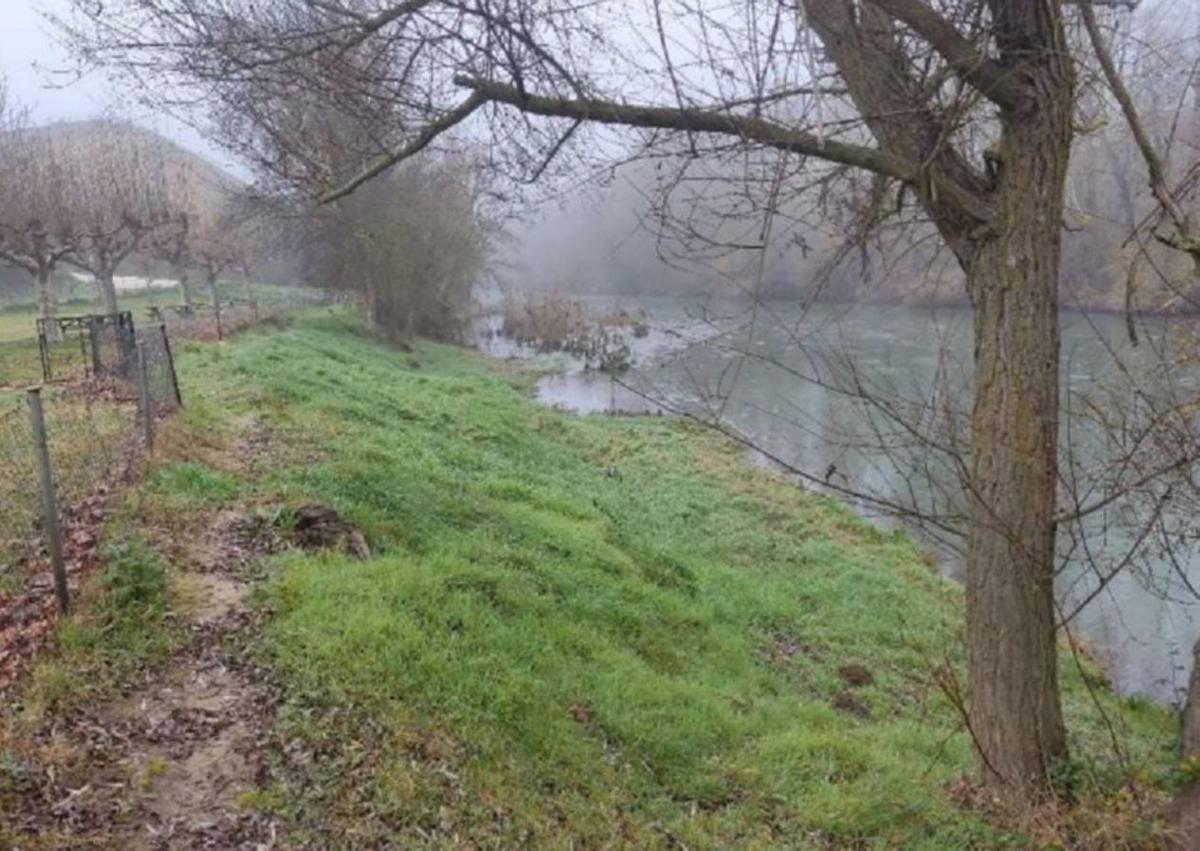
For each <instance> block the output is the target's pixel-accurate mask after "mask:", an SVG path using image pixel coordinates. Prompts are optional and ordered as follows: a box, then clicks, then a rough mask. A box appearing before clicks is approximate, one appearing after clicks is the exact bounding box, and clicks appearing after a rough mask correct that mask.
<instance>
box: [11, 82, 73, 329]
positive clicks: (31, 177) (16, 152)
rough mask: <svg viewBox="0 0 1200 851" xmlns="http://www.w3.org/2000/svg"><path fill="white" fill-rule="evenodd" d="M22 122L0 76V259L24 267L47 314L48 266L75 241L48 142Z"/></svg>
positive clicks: (50, 297) (51, 308) (52, 302)
mask: <svg viewBox="0 0 1200 851" xmlns="http://www.w3.org/2000/svg"><path fill="white" fill-rule="evenodd" d="M25 124H26V122H25V120H24V118H23V116H22V115H21V113H20V112H19V110H16V109H15V108H14V107H13V106H11V105H10V104H8V103H7V102H6V98H5V90H4V87H3V85H2V81H0V261H3V262H5V263H8V264H10V265H12V266H16V267H18V268H20V269H23V270H25V271H26V272H28V273H29V275H30V277H31V278H32V279H33V281H34V284H35V286H36V288H37V299H38V315H39V316H40V317H42V318H43V319H48V318H51V317H53V316H54V315H55V314H56V312H57V299H56V297H55V292H54V286H53V275H54V271H55V269H56V268H57V267H58V265H59V263H60V262H61V261H62V260H63V258H64V257H66V256H67V255H69V254H70V253H71V252H72V251H73V250H74V247H75V241H74V236H75V234H74V229H73V207H72V205H71V203H70V198H69V197H68V195H67V191H66V190H67V186H66V182H65V180H64V175H63V168H62V163H61V161H60V160H59V159H58V157H57V156H56V151H55V149H54V147H53V145H51V144H50V143H49V139H48V138H47V137H46V136H45V135H44V134H43V133H40V132H38V131H36V130H31V129H29V128H28V127H27V126H25Z"/></svg>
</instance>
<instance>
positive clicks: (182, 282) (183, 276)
mask: <svg viewBox="0 0 1200 851" xmlns="http://www.w3.org/2000/svg"><path fill="white" fill-rule="evenodd" d="M175 278H176V279H177V280H178V281H179V303H180V304H181V305H183V306H184V307H190V306H191V304H192V286H191V283H192V282H191V279H190V278H189V277H188V270H187V267H186V266H184V265H182V264H180V265H177V266H176V267H175Z"/></svg>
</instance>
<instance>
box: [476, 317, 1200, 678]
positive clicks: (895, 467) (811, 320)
mask: <svg viewBox="0 0 1200 851" xmlns="http://www.w3.org/2000/svg"><path fill="white" fill-rule="evenodd" d="M589 301H592V302H593V306H594V307H596V308H597V309H605V310H611V309H612V308H614V307H615V308H619V309H623V310H627V311H629V312H631V313H642V312H644V314H645V316H646V318H647V325H648V328H649V333H648V334H647V335H646V336H645V337H642V338H638V339H633V338H632V337H631V338H630V343H631V345H632V347H633V350H634V367H633V369H632V370H630V371H629V372H628V373H626V374H624V375H622V376H620V377H619V378H613V377H610V376H607V375H603V374H600V373H597V372H594V371H589V370H587V369H586V368H585V366H584V365H583V364H581V363H579V362H577V361H573V360H571V359H569V358H559V359H558V361H559V362H558V363H557V364H556V366H557V369H556V370H555V371H554V372H552V373H550V374H548V375H547V376H546V377H544V378H543V379H542V380H541V381H540V382H539V384H538V388H537V392H538V397H539V399H541V400H542V401H543V402H545V403H546V404H549V405H555V406H559V407H563V408H566V409H569V410H572V411H576V412H580V413H589V414H597V413H649V414H653V413H656V412H660V411H673V412H683V413H686V414H689V415H692V416H696V417H699V418H701V419H703V420H705V421H708V422H713V423H720V424H722V425H724V426H725V427H727V428H728V429H729V430H730V431H731V432H733V433H735V434H736V435H738V436H739V437H740V438H742V439H744V440H745V441H746V442H747V444H748V445H749V446H750V447H751V448H750V449H748V455H749V457H750V459H751V460H752V461H754V462H756V463H763V464H767V465H769V466H773V467H776V468H777V469H779V470H780V471H781V474H785V475H794V473H793V472H785V471H789V470H790V471H796V470H799V471H803V473H804V474H806V475H807V476H808V479H807V481H808V485H809V486H814V487H821V486H822V484H823V483H824V482H826V481H828V482H830V483H831V484H832V485H834V486H835V487H840V488H842V489H843V490H844V491H856V492H865V493H868V494H874V495H877V496H878V497H879V498H880V499H883V500H891V498H892V497H894V498H895V501H897V502H901V503H905V504H908V503H915V504H919V505H921V506H922V507H923V508H925V509H926V510H927V511H928V510H933V511H934V512H935V513H936V512H938V511H952V509H953V507H954V506H955V504H956V502H957V501H958V500H959V498H960V497H961V494H956V493H954V491H955V488H954V487H953V486H947V485H946V484H945V483H944V481H943V479H942V477H941V473H942V472H944V470H942V469H941V466H944V465H941V466H939V464H938V463H937V462H936V461H928V460H927V459H928V455H929V453H928V452H925V451H924V450H918V449H914V448H913V447H912V446H911V445H910V444H911V443H912V442H911V441H907V440H905V439H904V436H903V434H902V433H901V432H902V430H900V431H898V430H897V429H896V428H895V427H894V423H893V422H892V421H891V420H890V418H889V417H887V416H886V415H884V416H881V415H880V410H881V407H880V406H878V405H875V406H872V405H870V404H867V403H864V401H863V400H862V399H861V398H855V397H854V396H853V395H852V394H847V393H846V390H847V389H848V388H850V387H854V388H856V389H862V388H866V389H868V390H869V391H870V392H869V395H871V396H872V397H878V398H879V399H885V400H891V401H890V403H889V404H890V407H888V408H886V410H901V411H903V412H904V416H905V418H906V419H910V420H914V421H919V420H921V419H922V418H924V417H927V416H932V417H935V418H936V417H938V416H941V417H945V418H949V419H947V420H946V421H947V422H959V421H960V420H961V421H962V422H965V413H966V411H967V410H968V408H969V402H968V400H969V385H970V377H969V376H970V363H971V344H972V341H971V337H972V333H971V317H970V314H969V313H968V312H967V311H965V310H953V309H941V310H936V311H934V310H926V309H916V308H905V307H892V306H887V307H884V306H870V305H816V306H807V307H802V306H800V305H797V304H789V303H767V304H763V305H756V306H747V305H745V304H743V303H736V302H732V301H716V300H686V299H654V298H644V297H638V298H621V299H589ZM494 321H495V320H493V322H494ZM1139 331H1140V338H1141V339H1140V345H1139V346H1137V347H1136V348H1133V347H1131V345H1130V341H1129V338H1128V335H1127V332H1126V329H1125V324H1124V320H1123V318H1120V317H1114V316H1103V315H1102V316H1094V315H1093V316H1084V315H1082V314H1065V315H1064V317H1063V345H1062V364H1063V366H1062V370H1063V373H1062V376H1063V384H1064V388H1065V390H1064V406H1065V405H1066V404H1067V401H1068V397H1071V398H1072V399H1074V397H1075V395H1077V394H1078V396H1079V398H1080V399H1082V398H1083V397H1084V396H1086V394H1088V393H1089V391H1090V390H1091V388H1093V387H1100V386H1102V385H1106V382H1108V381H1109V379H1112V378H1113V377H1114V376H1128V375H1129V374H1130V372H1131V371H1136V369H1137V368H1138V366H1139V364H1141V365H1143V366H1147V369H1149V366H1148V364H1149V362H1150V361H1152V360H1154V353H1155V352H1156V351H1168V352H1169V351H1170V350H1171V349H1172V345H1173V342H1172V341H1173V340H1174V339H1176V337H1177V331H1178V329H1177V328H1174V327H1172V326H1171V325H1170V324H1169V323H1166V322H1162V321H1153V322H1149V323H1146V324H1144V325H1142V326H1141V327H1140V328H1139ZM483 339H485V343H484V346H485V348H487V349H489V350H490V351H491V353H493V354H496V355H500V356H509V357H533V356H534V355H533V354H532V353H531V352H528V351H526V350H522V349H521V348H520V347H516V346H513V345H511V344H509V343H507V342H505V341H503V340H502V339H500V338H499V337H496V336H495V335H493V334H488V335H484V337H483ZM1119 364H1120V365H1122V366H1123V367H1124V370H1125V371H1124V372H1122V371H1121V370H1120V369H1119V368H1118V365H1119ZM1130 380H1133V381H1134V382H1135V383H1136V380H1137V379H1129V378H1128V377H1126V378H1124V381H1125V382H1126V383H1128V382H1129V381H1130ZM1184 381H1194V382H1195V384H1194V385H1193V386H1200V380H1197V379H1196V377H1194V376H1187V375H1185V376H1184ZM1115 384H1117V385H1120V384H1121V382H1119V381H1118V382H1115ZM1129 392H1130V395H1132V393H1133V391H1132V390H1130V391H1129ZM1104 401H1105V403H1106V404H1108V405H1115V406H1118V407H1119V406H1120V405H1121V404H1122V401H1121V396H1120V394H1119V393H1118V394H1117V395H1116V396H1115V397H1106V399H1105V400H1104ZM1072 404H1075V405H1078V404H1080V403H1079V401H1078V400H1075V401H1074V402H1072ZM1064 422H1066V420H1065V419H1064ZM1068 430H1069V431H1070V432H1071V438H1072V439H1070V440H1067V438H1066V437H1064V438H1063V443H1064V445H1069V446H1070V447H1071V450H1072V451H1074V453H1075V454H1076V455H1077V456H1078V457H1079V458H1080V462H1079V463H1081V464H1084V465H1086V464H1087V463H1089V462H1090V461H1092V460H1093V459H1091V458H1090V457H1089V455H1090V454H1094V453H1095V452H1096V451H1097V450H1096V449H1095V447H1096V446H1097V445H1098V441H1097V440H1095V439H1093V438H1094V435H1093V436H1091V437H1089V434H1088V433H1087V428H1086V426H1084V425H1080V426H1078V427H1076V426H1074V425H1068ZM881 444H886V445H888V446H889V447H890V451H889V452H886V453H885V452H883V451H882V450H881V448H880V445H881ZM921 459H926V460H925V461H922V460H921ZM795 478H796V479H797V481H798V483H799V482H801V481H803V479H802V478H801V477H800V476H795ZM843 496H844V497H845V496H846V495H845V493H843ZM846 498H847V499H848V501H849V502H850V503H851V504H852V506H853V507H854V508H855V510H857V511H859V512H860V513H862V514H864V515H866V516H868V517H871V518H873V519H874V520H875V522H879V523H888V524H892V523H896V522H900V521H897V520H896V519H895V517H894V514H891V513H889V512H886V511H881V510H880V509H879V508H878V506H877V505H876V504H874V503H872V502H869V501H863V500H862V499H856V498H853V497H846ZM1120 509H1121V506H1114V512H1116V513H1119V511H1120ZM1125 510H1126V511H1128V510H1129V509H1128V508H1126V509H1125ZM1103 513H1104V514H1105V515H1106V516H1107V515H1109V512H1107V511H1106V512H1103ZM1125 520H1126V521H1128V520H1129V518H1125ZM1127 525H1129V526H1130V528H1136V526H1137V524H1136V523H1132V524H1127ZM916 531H917V532H918V534H922V535H924V536H925V538H926V540H927V541H928V543H929V544H930V547H931V548H932V549H933V550H934V551H935V552H936V553H937V554H939V556H940V558H939V561H940V563H941V566H942V570H943V572H944V573H946V574H947V575H949V576H952V577H955V578H958V577H959V576H961V556H960V550H959V548H960V547H961V543H962V542H961V539H958V538H956V537H955V536H954V535H953V534H949V535H947V534H943V533H942V532H941V531H940V529H939V528H931V527H929V526H926V527H925V528H924V529H917V530H916ZM1085 535H1086V538H1087V540H1086V548H1085V547H1081V546H1080V545H1079V542H1078V541H1076V545H1075V546H1074V547H1071V546H1070V544H1071V542H1070V541H1068V540H1066V539H1065V537H1064V540H1063V541H1062V546H1061V547H1060V549H1062V550H1064V555H1063V557H1062V559H1061V565H1060V572H1059V575H1058V580H1057V593H1058V596H1059V601H1060V607H1061V609H1062V611H1063V612H1064V613H1067V612H1070V613H1073V615H1072V618H1071V620H1070V626H1071V629H1072V632H1073V634H1075V635H1077V636H1080V637H1082V638H1084V639H1085V640H1086V642H1087V644H1088V645H1089V646H1090V647H1091V648H1092V649H1093V650H1094V651H1095V653H1096V655H1097V656H1098V658H1099V659H1100V661H1101V662H1102V663H1103V664H1104V665H1105V667H1106V668H1107V670H1108V672H1109V675H1110V677H1111V679H1112V681H1113V684H1114V686H1115V687H1116V688H1117V689H1118V690H1120V691H1122V692H1125V693H1137V694H1145V695H1148V696H1151V697H1153V698H1155V699H1158V700H1163V701H1168V702H1173V701H1176V700H1178V699H1179V698H1180V695H1181V692H1182V690H1183V689H1184V688H1185V687H1186V684H1187V676H1188V672H1189V670H1190V664H1191V647H1192V644H1193V642H1194V641H1195V640H1196V637H1197V634H1198V633H1200V606H1198V603H1200V601H1197V600H1196V599H1195V597H1194V595H1193V594H1192V593H1191V592H1190V591H1189V589H1188V583H1189V582H1191V583H1192V584H1194V585H1196V586H1197V587H1200V558H1186V557H1184V558H1183V559H1182V560H1180V557H1179V554H1178V553H1176V562H1175V563H1174V564H1168V562H1167V560H1166V557H1165V556H1164V557H1162V558H1159V559H1156V557H1155V556H1154V555H1153V554H1147V553H1149V550H1144V551H1143V555H1142V556H1141V558H1140V561H1139V562H1138V563H1137V564H1136V565H1135V567H1133V568H1129V569H1126V570H1123V571H1122V572H1120V573H1119V574H1118V575H1117V576H1116V578H1115V579H1112V580H1110V581H1108V582H1107V583H1105V584H1103V587H1102V589H1101V590H1100V591H1099V592H1097V587H1098V583H1099V580H1098V578H1097V570H1098V569H1100V570H1101V571H1103V569H1104V567H1103V564H1104V563H1105V562H1106V560H1107V564H1112V563H1114V562H1115V561H1118V560H1119V559H1120V554H1122V553H1124V552H1125V551H1126V550H1127V549H1128V547H1129V542H1130V541H1131V540H1132V533H1131V532H1128V531H1124V530H1123V529H1121V528H1115V524H1111V523H1109V522H1100V521H1099V520H1098V519H1097V518H1093V520H1092V522H1091V525H1090V527H1089V528H1088V529H1087V530H1085ZM1068 549H1069V550H1070V553H1068V552H1066V551H1067V550H1068ZM1085 549H1086V551H1087V552H1088V553H1089V554H1090V558H1088V559H1083V558H1080V557H1079V556H1078V555H1077V553H1078V552H1080V551H1082V550H1085ZM1181 574H1182V575H1181ZM1081 606H1082V608H1080V607H1081Z"/></svg>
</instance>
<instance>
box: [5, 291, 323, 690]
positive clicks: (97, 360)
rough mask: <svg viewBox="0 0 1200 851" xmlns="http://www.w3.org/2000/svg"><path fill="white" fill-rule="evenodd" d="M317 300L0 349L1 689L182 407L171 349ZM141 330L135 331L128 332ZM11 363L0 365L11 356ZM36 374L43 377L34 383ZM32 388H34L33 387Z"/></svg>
mask: <svg viewBox="0 0 1200 851" xmlns="http://www.w3.org/2000/svg"><path fill="white" fill-rule="evenodd" d="M332 301H333V299H332V298H331V297H330V296H329V295H328V294H325V293H320V292H304V293H300V292H298V293H297V296H296V297H289V298H273V299H269V300H264V301H261V302H260V301H254V300H247V301H245V302H232V303H222V304H219V305H217V306H214V307H211V308H209V309H207V310H205V309H197V310H161V309H160V310H158V311H157V312H153V313H152V314H151V319H152V321H151V322H141V323H137V322H135V318H134V317H133V316H132V315H131V314H130V313H123V314H117V315H112V316H78V317H58V318H56V319H54V320H50V321H46V322H38V323H37V330H38V332H39V333H38V337H37V339H36V340H33V339H27V340H24V341H14V342H10V343H6V344H4V349H3V350H2V351H0V690H3V689H4V688H5V686H6V684H7V683H9V682H11V681H12V678H13V677H14V676H15V675H16V672H17V671H18V670H20V668H21V666H22V665H23V663H24V660H26V659H28V658H29V656H30V654H31V653H32V652H33V651H34V650H36V648H37V647H38V646H40V644H41V643H42V642H44V641H45V637H46V636H47V635H48V634H49V628H50V624H51V623H52V622H53V617H54V611H55V609H57V610H58V611H60V612H65V611H67V609H68V607H69V605H70V595H71V588H72V586H73V585H74V584H75V583H76V582H77V581H78V576H79V575H80V574H82V573H84V572H86V571H87V570H88V569H89V568H90V567H91V566H93V565H95V564H96V563H97V562H98V556H97V547H98V544H99V539H100V531H101V527H102V523H103V516H104V513H105V506H106V504H107V503H108V497H109V495H110V493H111V491H112V489H113V488H114V487H115V486H116V485H117V483H119V482H120V481H123V480H126V479H127V478H128V477H129V474H130V473H131V472H132V471H133V470H135V469H136V464H137V460H138V458H140V457H142V456H143V455H144V454H145V453H147V452H149V451H150V450H152V449H153V445H154V439H155V434H156V431H157V429H158V425H159V423H160V421H161V420H162V418H163V417H165V416H167V415H168V414H170V413H171V412H172V411H174V410H175V409H176V408H178V407H179V406H181V405H182V404H183V394H182V392H181V388H180V386H179V381H178V376H177V373H176V370H175V360H174V357H173V352H172V346H171V341H172V339H173V338H178V337H194V338H208V337H211V338H219V337H223V336H225V335H227V334H229V333H232V332H234V331H236V330H239V329H241V328H244V327H246V326H248V325H251V324H254V323H257V322H264V321H268V320H272V319H276V318H278V317H281V316H284V315H286V314H288V313H290V312H293V311H295V310H297V309H300V308H304V307H310V306H316V305H320V304H329V303H332ZM135 325H139V326H140V327H136V328H135ZM10 354H12V355H15V357H11V358H10V357H8V355H10ZM39 373H40V375H39ZM39 378H40V379H41V381H40V382H39V381H38V379H39Z"/></svg>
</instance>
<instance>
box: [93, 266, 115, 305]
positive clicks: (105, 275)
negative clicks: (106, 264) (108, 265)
mask: <svg viewBox="0 0 1200 851" xmlns="http://www.w3.org/2000/svg"><path fill="white" fill-rule="evenodd" d="M93 277H95V279H96V289H97V290H99V291H100V302H101V305H102V306H103V308H104V312H105V313H107V314H109V315H110V316H111V315H112V314H114V313H117V312H118V311H119V310H120V307H118V305H117V285H116V284H115V283H113V270H112V269H103V270H101V271H99V272H96V274H95V275H94V276H93Z"/></svg>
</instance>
